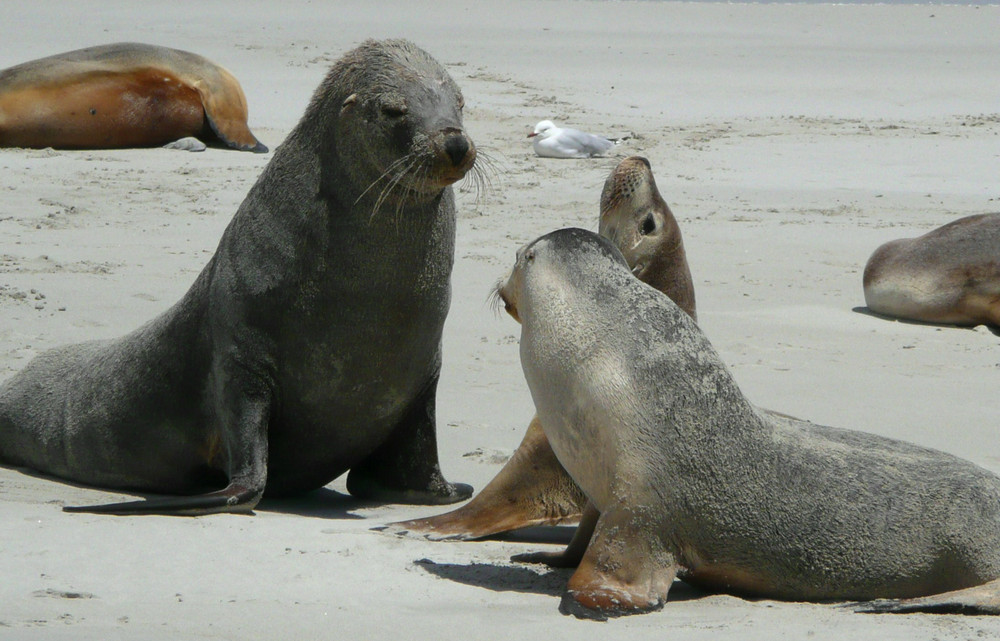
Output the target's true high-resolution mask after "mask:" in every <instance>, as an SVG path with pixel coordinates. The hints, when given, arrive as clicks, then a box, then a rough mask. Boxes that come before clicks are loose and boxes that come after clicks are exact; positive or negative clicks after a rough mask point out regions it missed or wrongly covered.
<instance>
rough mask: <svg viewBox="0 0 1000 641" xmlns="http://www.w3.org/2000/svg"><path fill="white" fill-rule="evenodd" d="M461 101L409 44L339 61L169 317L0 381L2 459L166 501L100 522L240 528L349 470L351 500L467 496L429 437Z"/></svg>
mask: <svg viewBox="0 0 1000 641" xmlns="http://www.w3.org/2000/svg"><path fill="white" fill-rule="evenodd" d="M463 104H464V103H463V99H462V94H461V91H460V90H459V88H458V85H456V84H455V82H454V80H452V78H451V76H450V75H449V74H448V72H447V71H446V70H445V69H444V68H443V67H442V66H441V65H440V64H439V63H438V62H437V61H436V60H434V58H432V57H431V56H430V55H429V54H427V53H426V52H425V51H423V50H422V49H420V48H418V47H417V46H416V45H414V44H413V43H411V42H408V41H405V40H388V41H371V40H370V41H367V42H365V43H363V44H362V45H361V46H359V47H357V48H356V49H354V50H352V51H350V52H348V53H346V54H345V55H344V56H343V57H342V58H341V59H340V60H338V61H337V62H336V63H335V64H334V65H333V68H332V69H331V70H330V72H329V74H328V75H327V77H326V78H325V79H324V80H323V82H322V84H321V85H320V86H319V88H318V89H317V90H316V92H315V94H314V95H313V97H312V100H311V102H310V103H309V106H308V107H307V108H306V112H305V114H304V115H303V117H302V119H301V120H300V121H299V123H298V124H297V125H296V126H295V128H294V129H293V130H292V131H291V132H290V133H289V134H288V137H287V138H286V139H285V142H284V143H282V145H281V146H280V147H279V148H278V149H277V151H275V153H274V157H273V158H272V159H271V162H270V163H268V165H267V167H266V168H265V169H264V171H263V173H262V174H261V176H260V178H259V179H258V180H257V182H256V184H254V186H253V187H252V188H251V189H250V193H249V194H247V197H246V199H245V200H244V201H243V203H242V204H241V205H240V208H239V210H238V211H237V212H236V214H235V216H233V219H232V221H231V222H230V224H229V226H228V227H227V228H226V231H225V232H224V233H223V235H222V240H221V241H220V242H219V246H218V249H217V250H216V252H215V254H214V255H213V256H212V258H211V260H210V261H209V262H208V264H207V265H206V266H205V268H204V270H203V271H202V272H201V274H200V275H199V276H198V277H197V279H195V282H194V283H193V284H192V286H191V288H190V289H189V290H188V292H187V293H186V294H185V295H184V296H183V297H182V298H181V300H180V301H179V302H178V303H177V304H175V305H174V306H173V307H171V308H170V309H168V310H166V311H165V312H163V313H162V314H161V315H160V316H158V317H156V318H154V319H153V320H152V321H150V322H149V323H147V324H145V325H143V326H142V327H140V328H138V329H136V330H135V331H133V332H131V333H129V334H126V335H125V336H123V337H121V338H118V339H114V340H109V341H93V342H89V343H81V344H77V345H69V346H66V347H61V348H57V349H53V350H50V351H48V352H44V353H42V354H41V355H39V356H38V357H37V358H35V359H34V360H33V361H31V362H30V363H28V365H27V366H25V368H24V369H23V370H21V371H20V372H18V373H17V374H15V375H14V376H13V377H12V378H11V379H9V380H7V381H4V383H3V384H2V385H0V462H2V463H4V464H6V465H18V466H24V467H29V468H32V469H35V470H38V471H41V472H45V473H47V474H52V475H55V476H58V477H61V478H65V479H68V480H71V481H75V482H79V483H86V484H89V485H95V486H101V487H109V488H121V489H132V490H138V491H141V492H155V493H158V494H172V495H176V496H170V497H158V498H155V499H151V500H149V501H137V502H130V503H125V504H118V505H112V506H98V507H95V508H85V509H87V510H88V511H98V512H114V513H129V514H134V513H149V512H153V513H166V514H199V513H207V512H246V511H249V510H252V509H253V508H254V506H255V505H256V504H257V502H258V501H259V500H260V498H261V496H262V495H264V494H265V493H267V494H268V495H272V496H274V495H287V494H293V493H299V492H306V491H309V490H313V489H316V488H319V487H322V486H324V485H326V484H327V483H329V482H330V481H332V480H333V479H335V478H337V477H338V476H340V475H341V474H343V473H345V472H348V471H349V474H348V477H347V488H348V491H350V492H351V494H353V495H355V496H358V497H363V498H366V499H374V500H384V501H394V502H404V503H434V504H442V503H454V502H456V501H459V500H462V499H465V498H467V497H468V496H469V495H470V494H471V493H472V488H471V487H469V486H467V485H463V484H452V483H448V482H447V481H446V480H445V479H444V477H443V475H442V474H441V469H440V466H439V464H438V454H437V440H436V436H435V429H436V426H435V406H436V395H437V383H438V378H439V376H440V371H441V336H442V332H443V327H444V321H445V317H446V315H447V313H448V306H449V303H450V298H451V280H450V279H451V270H452V266H453V264H454V260H455V226H456V219H455V201H454V194H453V191H452V188H451V185H452V184H453V183H455V182H456V181H458V180H460V179H461V178H462V177H463V176H465V175H466V173H467V172H469V171H470V170H472V169H473V167H474V163H475V161H476V148H475V145H473V143H472V140H471V139H470V138H469V137H468V136H467V135H466V133H465V131H464V129H463V125H462V107H463Z"/></svg>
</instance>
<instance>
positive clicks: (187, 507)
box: [63, 484, 260, 516]
mask: <svg viewBox="0 0 1000 641" xmlns="http://www.w3.org/2000/svg"><path fill="white" fill-rule="evenodd" d="M259 499H260V494H259V493H255V492H254V491H252V490H249V489H247V488H245V487H242V486H239V485H234V484H230V485H229V487H227V488H226V489H224V490H219V491H217V492H209V493H208V494H199V495H196V496H165V497H162V498H155V499H149V500H146V501H126V502H124V503H109V504H106V505H84V506H66V507H64V508H63V511H64V512H86V513H90V514H117V515H122V516H125V515H139V514H164V515H175V516H200V515H202V514H216V513H219V512H234V513H240V512H242V513H250V512H252V511H253V508H254V506H255V505H256V504H257V501H258V500H259Z"/></svg>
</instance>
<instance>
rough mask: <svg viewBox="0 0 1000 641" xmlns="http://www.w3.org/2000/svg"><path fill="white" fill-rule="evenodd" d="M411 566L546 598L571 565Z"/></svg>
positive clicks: (683, 596) (690, 590) (695, 594)
mask: <svg viewBox="0 0 1000 641" xmlns="http://www.w3.org/2000/svg"><path fill="white" fill-rule="evenodd" d="M413 563H414V565H417V566H418V567H420V568H422V569H423V570H424V571H426V572H428V573H430V574H433V575H434V576H436V577H438V578H441V579H447V580H449V581H454V582H455V583H461V584H463V585H470V586H473V587H477V588H485V589H487V590H491V591H493V592H522V593H526V594H539V595H543V596H549V597H559V596H562V594H563V592H565V589H566V581H567V580H568V579H569V577H570V576H571V575H572V574H573V570H572V569H571V568H550V569H548V570H542V571H541V572H539V571H538V570H536V569H532V568H530V567H527V566H524V565H493V564H491V563H467V564H461V563H438V562H436V561H432V560H431V559H427V558H423V559H417V560H416V561H414V562H413ZM708 594H709V593H708V592H705V591H704V590H700V589H698V588H696V587H694V586H693V585H688V584H687V583H684V582H683V581H680V580H678V581H675V582H674V585H673V586H672V587H671V589H670V601H671V602H678V601H689V600H694V599H700V598H702V597H705V596H707V595H708Z"/></svg>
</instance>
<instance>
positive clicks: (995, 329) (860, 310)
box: [851, 305, 1000, 336]
mask: <svg viewBox="0 0 1000 641" xmlns="http://www.w3.org/2000/svg"><path fill="white" fill-rule="evenodd" d="M851 311H852V312H854V313H856V314H862V315H863V316H871V317H872V318H878V319H881V320H886V321H894V322H897V323H903V324H904V325H923V326H925V327H937V328H939V329H967V330H975V329H976V328H975V327H971V326H969V325H952V324H949V323H934V322H932V321H920V320H913V319H911V318H897V317H895V316H889V315H887V314H879V313H878V312H876V311H873V310H872V309H871V308H870V307H866V306H864V305H860V306H858V307H852V308H851ZM983 327H985V328H986V329H988V330H989V331H990V332H991V333H992V334H994V335H996V336H1000V326H997V325H983Z"/></svg>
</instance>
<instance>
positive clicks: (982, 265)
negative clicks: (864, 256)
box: [864, 213, 1000, 327]
mask: <svg viewBox="0 0 1000 641" xmlns="http://www.w3.org/2000/svg"><path fill="white" fill-rule="evenodd" d="M864 291H865V303H866V304H867V305H868V308H869V309H870V310H871V311H873V312H875V313H876V314H882V315H884V316H891V317H894V318H901V319H906V320H914V321H921V322H926V323H942V324H949V325H967V326H974V325H983V324H985V325H991V326H993V327H1000V213H995V214H979V215H976V216H966V217H965V218H959V219H958V220H954V221H952V222H950V223H948V224H947V225H944V226H942V227H938V228H937V229H935V230H933V231H930V232H928V233H926V234H924V235H923V236H919V237H917V238H902V239H899V240H893V241H890V242H888V243H886V244H884V245H882V246H881V247H879V248H878V249H876V250H875V253H873V254H872V256H871V258H869V259H868V264H867V265H865V273H864Z"/></svg>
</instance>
